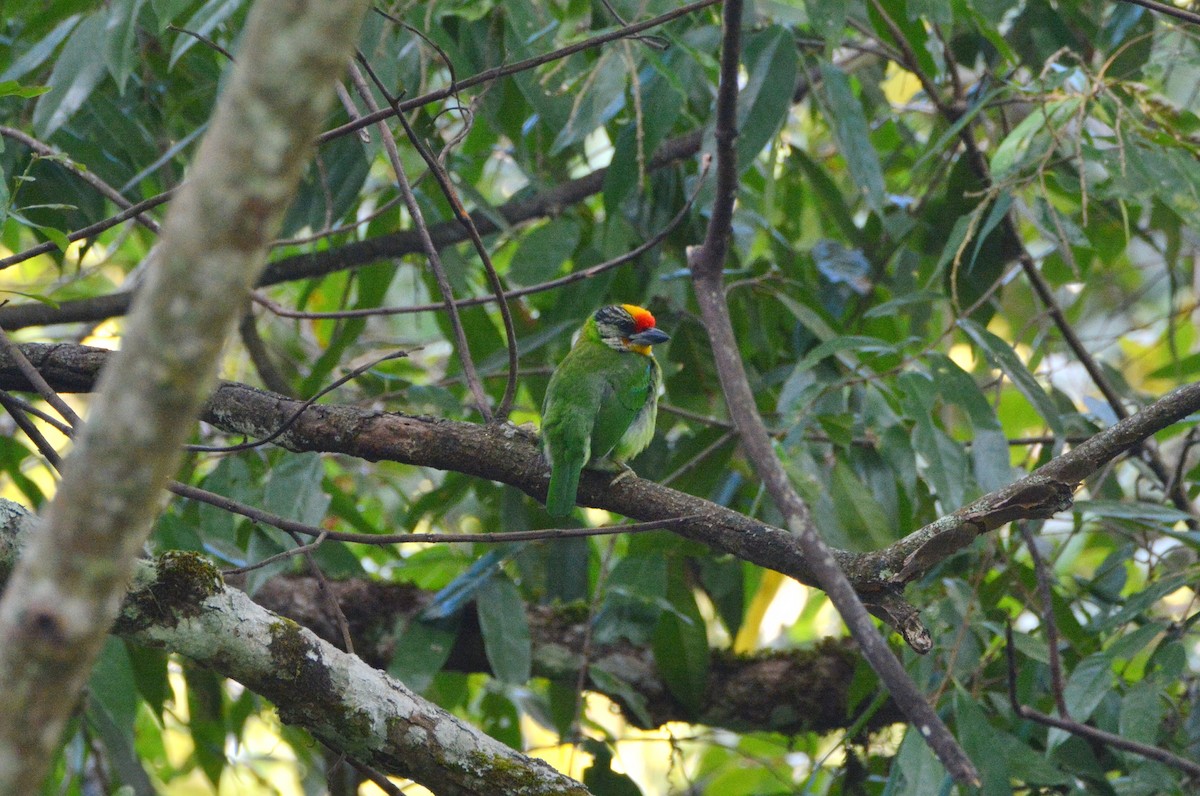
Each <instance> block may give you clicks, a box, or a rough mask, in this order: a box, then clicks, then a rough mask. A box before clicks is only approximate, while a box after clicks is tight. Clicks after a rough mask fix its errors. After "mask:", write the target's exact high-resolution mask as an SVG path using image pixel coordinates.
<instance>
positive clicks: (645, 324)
mask: <svg viewBox="0 0 1200 796" xmlns="http://www.w3.org/2000/svg"><path fill="white" fill-rule="evenodd" d="M669 339H670V338H669V337H668V336H667V335H666V333H664V332H662V331H660V330H658V329H656V328H655V326H654V316H653V315H651V314H650V313H649V311H647V310H645V309H643V308H641V307H637V306H634V305H633V304H612V305H609V306H606V307H601V308H600V309H598V310H596V312H595V313H593V314H592V317H590V318H588V319H587V323H585V324H584V325H583V329H582V330H581V331H580V333H579V340H578V341H577V342H576V343H575V345H574V347H572V348H571V350H570V352H569V353H568V354H567V356H566V357H565V358H564V359H563V361H562V362H561V363H559V366H558V367H557V368H556V369H555V370H554V375H552V376H551V377H550V384H549V386H548V387H547V388H546V401H545V403H544V404H543V406H542V445H543V448H544V449H545V452H546V459H547V461H549V462H550V489H549V491H548V492H547V495H546V510H547V511H548V512H550V514H551V515H553V516H555V517H563V516H566V515H567V514H570V513H571V509H572V508H573V507H574V506H575V493H576V491H577V490H578V489H579V473H580V471H582V470H583V468H584V465H586V464H589V463H591V464H594V465H598V466H599V467H601V468H604V469H611V467H612V465H616V467H617V468H619V469H621V470H623V471H628V470H629V468H628V466H627V465H626V464H625V462H626V461H628V460H629V459H632V458H633V457H634V456H636V455H637V454H639V453H641V452H642V450H643V449H645V447H646V446H647V445H649V444H650V440H651V439H652V438H653V437H654V421H655V418H656V416H657V414H658V393H659V389H660V388H661V387H662V369H661V368H660V367H659V366H658V362H657V361H656V360H655V359H654V354H653V353H651V351H650V347H651V346H653V345H657V344H659V343H665V342H666V341H667V340H669ZM618 477H620V476H618Z"/></svg>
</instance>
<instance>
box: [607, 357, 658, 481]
mask: <svg viewBox="0 0 1200 796" xmlns="http://www.w3.org/2000/svg"><path fill="white" fill-rule="evenodd" d="M620 365H621V367H616V368H613V369H612V370H611V371H610V372H609V373H608V374H607V376H606V378H605V379H604V380H603V386H602V393H601V397H600V407H599V411H597V412H596V424H595V425H594V426H593V428H592V458H600V457H602V456H608V455H609V454H610V453H612V450H613V448H614V447H616V445H617V443H618V442H619V441H620V440H621V438H622V437H623V436H624V435H625V432H626V431H628V430H629V427H630V425H632V424H633V421H634V419H635V418H636V417H637V416H638V414H639V413H641V412H642V410H643V409H644V407H645V406H646V401H647V399H648V398H649V397H650V390H651V388H652V385H653V371H652V368H653V365H654V363H653V360H650V359H647V358H645V357H642V356H638V355H635V354H622V355H621V360H620Z"/></svg>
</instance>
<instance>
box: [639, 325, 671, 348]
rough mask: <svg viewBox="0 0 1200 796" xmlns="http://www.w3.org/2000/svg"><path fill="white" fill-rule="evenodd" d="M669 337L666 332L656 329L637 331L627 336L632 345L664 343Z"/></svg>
mask: <svg viewBox="0 0 1200 796" xmlns="http://www.w3.org/2000/svg"><path fill="white" fill-rule="evenodd" d="M670 339H671V336H670V335H669V334H667V333H666V332H663V331H660V330H658V329H653V328H651V329H647V330H645V331H644V332H638V333H637V334H635V335H634V336H633V337H630V338H629V342H631V343H633V344H634V345H658V344H659V343H665V342H667V341H668V340H670Z"/></svg>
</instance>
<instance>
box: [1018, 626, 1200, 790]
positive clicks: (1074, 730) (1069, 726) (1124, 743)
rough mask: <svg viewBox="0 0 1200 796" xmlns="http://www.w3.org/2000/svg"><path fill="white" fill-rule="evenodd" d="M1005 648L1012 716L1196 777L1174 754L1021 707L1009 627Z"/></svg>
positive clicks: (1192, 766)
mask: <svg viewBox="0 0 1200 796" xmlns="http://www.w3.org/2000/svg"><path fill="white" fill-rule="evenodd" d="M1004 636H1005V645H1004V654H1005V656H1006V658H1007V660H1008V700H1009V703H1010V704H1011V705H1012V709H1013V713H1015V714H1017V715H1018V716H1020V717H1021V718H1023V719H1029V720H1030V721H1034V722H1037V723H1038V724H1044V725H1046V726H1047V727H1056V728H1058V729H1060V730H1066V731H1067V732H1069V733H1071V734H1072V735H1078V736H1080V737H1082V738H1087V739H1088V740H1089V741H1095V742H1097V743H1101V744H1104V745H1105V746H1111V747H1113V748H1115V749H1121V750H1123V751H1126V752H1132V753H1133V754H1135V755H1140V756H1142V757H1145V758H1147V759H1150V760H1155V761H1157V762H1159V763H1163V764H1165V765H1168V766H1171V767H1172V768H1177V769H1179V770H1180V771H1185V772H1187V773H1188V775H1190V776H1192V777H1200V763H1196V762H1195V761H1194V760H1188V759H1187V758H1185V757H1180V756H1179V755H1177V754H1175V753H1174V752H1171V751H1168V750H1166V749H1162V748H1160V747H1157V746H1151V745H1150V744H1144V743H1140V742H1138V741H1131V740H1129V739H1128V738H1123V737H1122V736H1120V735H1115V734H1114V733H1111V732H1107V731H1106V730H1101V729H1098V728H1096V727H1091V726H1089V725H1087V724H1084V723H1082V722H1079V721H1075V720H1073V719H1069V718H1065V717H1064V718H1056V717H1054V716H1047V715H1046V714H1045V713H1041V712H1039V711H1036V710H1034V709H1033V708H1030V707H1027V706H1025V705H1022V704H1021V701H1020V700H1019V699H1017V655H1016V648H1015V647H1014V646H1013V632H1012V625H1006V626H1005V628H1004Z"/></svg>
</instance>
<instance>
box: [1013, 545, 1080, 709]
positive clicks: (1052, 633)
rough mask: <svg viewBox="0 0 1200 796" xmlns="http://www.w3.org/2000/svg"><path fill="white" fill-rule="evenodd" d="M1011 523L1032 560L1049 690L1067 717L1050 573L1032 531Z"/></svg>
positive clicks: (1055, 702)
mask: <svg viewBox="0 0 1200 796" xmlns="http://www.w3.org/2000/svg"><path fill="white" fill-rule="evenodd" d="M1013 524H1014V525H1016V526H1017V530H1018V531H1020V533H1021V538H1022V539H1024V540H1025V549H1026V550H1028V551H1029V558H1030V559H1031V560H1032V561H1033V574H1034V577H1035V578H1036V579H1037V589H1038V600H1039V601H1040V602H1041V603H1042V606H1041V607H1042V611H1041V613H1042V631H1043V632H1044V633H1045V634H1046V646H1047V648H1048V649H1049V656H1050V690H1051V691H1052V692H1053V693H1054V704H1055V705H1056V706H1057V707H1058V714H1059V715H1060V716H1062V717H1063V718H1064V719H1069V718H1071V712H1070V711H1069V710H1067V698H1066V692H1065V689H1064V685H1063V675H1062V657H1061V656H1060V655H1059V652H1058V623H1056V622H1055V621H1054V603H1053V592H1052V590H1051V588H1050V573H1049V571H1048V570H1047V569H1046V563H1045V562H1044V561H1042V554H1041V553H1039V552H1038V549H1037V540H1036V539H1034V538H1033V532H1032V531H1030V530H1029V526H1028V525H1027V524H1026V523H1025V522H1024V521H1022V522H1015V523H1013Z"/></svg>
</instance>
